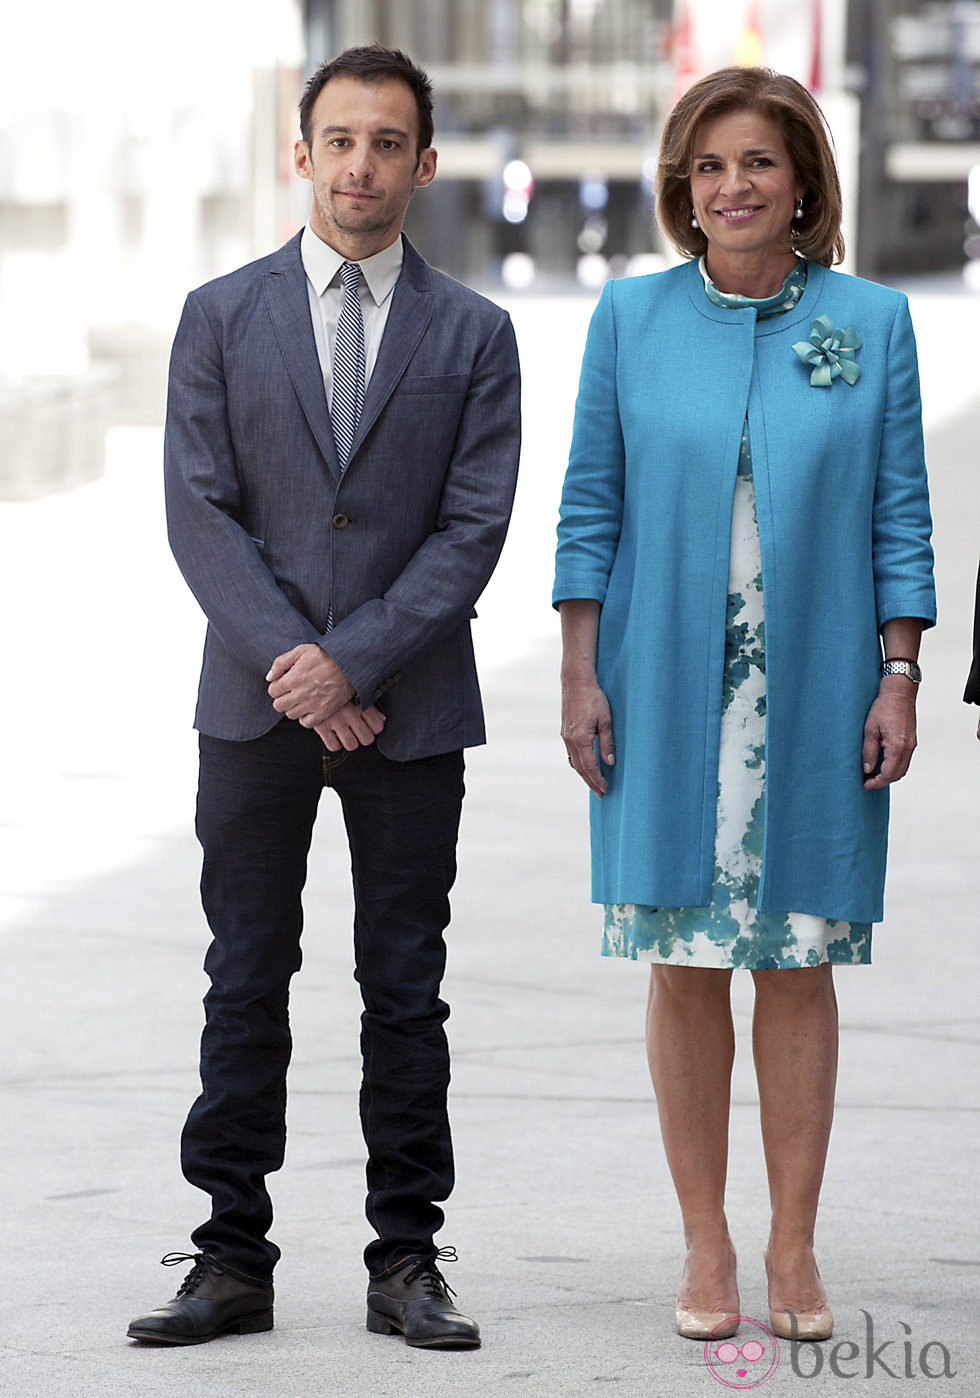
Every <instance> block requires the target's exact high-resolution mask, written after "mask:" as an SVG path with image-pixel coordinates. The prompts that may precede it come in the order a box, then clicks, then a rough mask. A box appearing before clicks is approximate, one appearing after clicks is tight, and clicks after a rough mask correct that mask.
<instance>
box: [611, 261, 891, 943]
mask: <svg viewBox="0 0 980 1398" xmlns="http://www.w3.org/2000/svg"><path fill="white" fill-rule="evenodd" d="M701 271H702V274H703V276H704V281H705V291H706V292H707V294H708V296H709V297H710V298H711V300H712V301H713V302H714V303H715V304H716V305H718V306H725V307H731V308H737V307H744V306H755V307H756V309H757V313H758V315H759V318H760V319H761V318H764V317H768V316H773V315H780V314H782V313H783V312H785V311H788V310H791V309H792V308H793V306H795V305H796V303H797V302H798V301H799V299H800V297H801V296H802V295H803V290H804V288H805V286H806V263H805V262H803V261H802V260H801V261H800V262H799V263H798V265H797V266H796V267H795V268H794V269H793V271H792V272H790V274H789V276H788V277H787V278H786V280H785V282H784V283H783V285H782V287H781V289H780V290H779V291H778V292H777V293H776V295H775V296H771V297H768V298H767V299H765V300H750V299H749V298H748V297H745V296H733V295H726V294H724V293H722V292H720V291H719V290H718V289H717V287H716V286H715V285H714V283H713V282H712V281H710V279H709V278H708V275H707V272H706V270H705V267H704V262H703V260H702V264H701ZM723 685H724V689H723V695H722V714H721V748H720V754H719V763H718V805H717V833H716V836H715V869H714V878H713V884H712V890H711V903H710V905H709V906H708V907H706V908H651V907H646V906H643V905H640V904H634V903H614V904H606V910H605V930H604V936H603V947H602V950H603V955H605V956H625V957H631V958H633V959H634V960H637V961H652V962H658V963H663V964H670V965H675V966H709V967H719V968H732V967H742V968H746V969H749V970H779V969H783V968H794V967H801V966H818V965H820V963H821V962H824V961H832V962H843V963H849V964H852V965H861V964H867V963H868V962H870V960H871V924H870V923H857V922H854V923H851V922H835V921H832V920H830V919H827V918H823V917H816V916H813V915H812V914H809V913H794V912H785V913H782V912H779V913H777V912H759V910H758V909H757V907H756V899H757V896H758V891H759V879H760V875H761V872H762V833H763V822H764V813H765V799H766V774H765V751H766V641H765V617H764V607H763V593H762V557H761V553H760V548H759V527H758V523H757V521H756V512H755V491H754V488H753V484H752V450H751V446H750V443H749V435H748V423H747V422H746V425H745V429H744V430H743V433H742V446H741V451H740V453H739V462H738V475H737V477H736V482H735V495H734V501H733V507H732V540H731V563H730V567H729V579H728V618H727V632H726V637H725V668H724V679H723Z"/></svg>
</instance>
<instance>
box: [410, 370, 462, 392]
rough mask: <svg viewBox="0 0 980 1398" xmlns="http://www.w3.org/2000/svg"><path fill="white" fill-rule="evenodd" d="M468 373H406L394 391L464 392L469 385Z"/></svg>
mask: <svg viewBox="0 0 980 1398" xmlns="http://www.w3.org/2000/svg"><path fill="white" fill-rule="evenodd" d="M469 382H470V380H469V375H468V374H414V375H412V374H406V375H405V377H404V378H403V379H402V381H401V383H400V384H399V385H398V387H397V389H396V390H395V392H396V393H405V394H413V395H414V394H421V393H465V392H466V390H467V388H468V387H469Z"/></svg>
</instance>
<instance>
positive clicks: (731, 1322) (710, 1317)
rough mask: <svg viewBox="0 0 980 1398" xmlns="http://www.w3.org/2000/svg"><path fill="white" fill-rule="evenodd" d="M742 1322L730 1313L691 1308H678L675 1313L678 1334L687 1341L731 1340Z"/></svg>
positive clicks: (737, 1316)
mask: <svg viewBox="0 0 980 1398" xmlns="http://www.w3.org/2000/svg"><path fill="white" fill-rule="evenodd" d="M740 1320H741V1316H739V1315H733V1314H732V1313H731V1312H730V1311H698V1310H694V1309H692V1307H690V1306H678V1307H677V1310H676V1311H675V1312H674V1322H675V1324H676V1326H677V1333H678V1335H683V1336H684V1338H685V1339H686V1340H730V1339H731V1338H732V1336H733V1335H734V1334H735V1333H736V1332H737V1330H738V1323H739V1321H740Z"/></svg>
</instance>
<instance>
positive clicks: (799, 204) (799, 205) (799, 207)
mask: <svg viewBox="0 0 980 1398" xmlns="http://www.w3.org/2000/svg"><path fill="white" fill-rule="evenodd" d="M793 217H794V218H802V217H803V200H802V199H797V201H796V207H795V208H794V210H793Z"/></svg>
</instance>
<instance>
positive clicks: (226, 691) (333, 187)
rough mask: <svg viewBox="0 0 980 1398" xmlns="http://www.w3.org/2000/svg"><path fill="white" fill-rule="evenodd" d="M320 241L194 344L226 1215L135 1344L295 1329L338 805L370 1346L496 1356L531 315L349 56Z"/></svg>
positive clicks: (180, 371)
mask: <svg viewBox="0 0 980 1398" xmlns="http://www.w3.org/2000/svg"><path fill="white" fill-rule="evenodd" d="M300 124H301V129H302V140H300V141H299V142H297V145H296V152H295V165H296V170H297V172H298V174H299V175H300V176H301V177H302V178H303V179H306V180H309V181H310V183H311V184H312V211H311V216H310V221H309V225H308V227H307V228H306V229H305V230H303V232H302V233H301V234H298V235H297V236H296V237H294V238H293V239H292V240H291V241H290V242H289V243H287V244H286V245H285V247H283V248H280V250H279V251H278V252H276V253H274V254H273V255H272V256H271V257H267V258H264V259H262V260H261V261H259V262H255V263H252V264H251V265H250V266H247V267H244V268H241V269H240V270H239V271H237V272H233V273H232V274H231V275H230V276H226V277H221V278H219V279H218V280H217V281H214V282H210V283H209V284H208V285H206V286H203V287H201V288H199V289H198V290H197V291H195V292H192V293H191V295H190V296H189V297H188V299H187V303H186V305H185V308H184V313H183V317H182V319H181V322H180V327H179V329H178V331H177V336H176V339H175V342H174V348H173V357H172V360H171V369H170V392H169V401H168V410H167V433H166V452H165V456H166V487H167V513H168V523H169V530H170V540H171V545H172V548H173V551H174V554H175V556H176V558H177V562H178V564H179V565H180V568H181V571H182V572H183V574H184V577H185V578H186V580H187V582H188V584H189V586H190V587H191V589H192V591H193V592H194V595H195V596H196V597H197V599H198V601H199V602H200V604H201V606H202V608H203V610H204V611H205V613H206V615H207V618H208V631H207V640H206V644H205V652H204V662H203V670H202V674H201V684H200V692H199V701H198V707H197V716H196V726H197V728H198V729H199V731H200V786H199V793H198V809H197V833H198V837H199V839H200V841H201V845H202V848H203V852H204V864H203V874H202V881H201V890H202V898H203V903H204V909H205V912H206V914H207V917H208V922H209V924H210V927H211V931H212V934H213V940H212V942H211V945H210V948H209V950H208V953H207V958H206V962H205V967H206V970H207V972H208V974H209V977H210V981H211V986H210V989H209V991H208V994H207V996H206V999H205V1008H206V1022H205V1029H204V1034H203V1038H202V1042H201V1083H202V1091H201V1095H200V1096H199V1098H198V1099H197V1101H196V1102H195V1103H194V1105H193V1107H192V1108H191V1111H190V1114H189V1116H188V1119H187V1123H186V1125H185V1127H184V1132H183V1137H182V1141H181V1162H182V1168H183V1171H184V1174H185V1176H186V1178H187V1179H188V1180H190V1181H191V1183H193V1184H195V1185H197V1186H198V1187H199V1188H201V1189H203V1190H205V1191H206V1192H207V1193H208V1194H209V1195H210V1196H211V1205H212V1207H211V1216H210V1218H209V1219H208V1220H207V1222H205V1223H203V1224H202V1225H201V1226H200V1227H199V1228H197V1229H196V1230H195V1232H194V1233H193V1234H192V1240H193V1243H194V1246H195V1248H196V1251H195V1252H194V1253H182V1254H175V1255H173V1256H171V1257H168V1258H165V1259H164V1261H165V1262H168V1263H170V1262H176V1263H179V1262H181V1261H187V1262H190V1263H192V1264H193V1265H192V1267H191V1270H190V1272H189V1274H188V1276H187V1277H186V1279H185V1281H184V1283H183V1285H182V1286H181V1287H180V1289H179V1291H178V1293H177V1295H176V1296H175V1297H174V1298H173V1300H171V1301H169V1302H168V1303H167V1304H166V1305H164V1306H162V1307H160V1308H159V1309H158V1310H155V1311H152V1312H150V1313H149V1314H148V1315H144V1316H141V1317H139V1318H138V1319H137V1320H134V1321H133V1322H132V1324H131V1325H130V1327H129V1334H130V1335H131V1336H132V1337H134V1338H135V1339H138V1340H143V1341H148V1342H151V1343H157V1344H199V1343H202V1342H203V1341H206V1340H210V1339H213V1338H214V1337H215V1336H217V1335H221V1334H225V1333H228V1332H235V1333H239V1334H244V1333H248V1332H254V1331H260V1330H267V1329H269V1328H271V1326H272V1316H273V1308H272V1301H273V1294H272V1273H273V1268H274V1266H275V1264H276V1262H277V1260H278V1258H279V1250H278V1248H277V1247H276V1246H275V1244H274V1243H273V1242H272V1241H271V1240H270V1239H269V1237H268V1232H269V1228H270V1225H271V1222H272V1206H271V1202H270V1199H269V1195H268V1192H267V1189H266V1183H265V1177H266V1175H268V1174H269V1173H270V1172H271V1171H273V1170H277V1169H278V1168H279V1167H280V1166H281V1164H282V1161H283V1153H284V1146H285V1104H286V1069H287V1065H288V1061H289V1055H290V1046H291V1041H290V1033H289V1020H288V994H289V981H290V977H291V975H292V973H293V972H294V971H296V970H298V968H299V964H300V931H301V927H302V916H303V915H302V908H301V901H300V900H301V892H302V888H303V883H304V880H305V876H306V860H307V855H308V851H309V846H310V840H311V836H312V829H313V823H314V819H315V815H316V808H317V803H318V800H319V797H320V793H321V792H322V790H323V788H324V787H325V786H329V787H333V788H334V790H335V791H336V792H337V795H338V796H339V798H340V801H341V804H342V808H343V814H344V820H345V823H346V827H347V834H348V840H349V845H350V854H351V866H352V873H353V884H354V897H355V918H354V956H355V975H356V978H357V980H358V982H359V984H360V987H361V993H362V998H363V1003H364V1013H363V1015H362V1021H361V1026H362V1027H361V1049H362V1056H363V1078H362V1087H361V1098H360V1108H361V1122H362V1126H363V1130H364V1137H365V1142H366V1145H367V1152H368V1161H367V1217H368V1220H369V1221H370V1223H371V1225H372V1227H373V1229H374V1231H375V1233H376V1234H377V1236H376V1237H375V1238H374V1239H373V1240H372V1241H371V1242H370V1243H369V1245H368V1247H367V1248H366V1251H365V1261H366V1263H367V1267H368V1273H369V1281H368V1298H367V1306H368V1309H367V1324H368V1329H369V1330H372V1331H376V1332H378V1333H381V1334H397V1333H400V1334H402V1335H404V1337H405V1339H406V1341H407V1342H408V1343H409V1344H412V1345H421V1346H425V1347H431V1348H473V1347H475V1346H477V1345H479V1343H480V1338H479V1328H478V1326H477V1325H476V1323H475V1322H474V1321H473V1320H471V1319H469V1318H468V1317H467V1316H464V1315H462V1314H460V1312H459V1311H458V1310H457V1309H456V1307H455V1306H454V1305H453V1302H452V1300H451V1293H450V1292H449V1290H448V1288H447V1286H446V1284H445V1280H444V1278H443V1276H442V1273H441V1272H440V1270H439V1268H438V1265H437V1263H438V1262H439V1261H440V1260H444V1259H446V1258H448V1257H451V1256H454V1253H453V1250H452V1249H440V1250H437V1248H436V1246H435V1243H434V1241H433V1238H434V1234H435V1233H436V1232H437V1231H438V1229H439V1228H440V1227H441V1226H442V1223H443V1213H442V1210H441V1209H440V1208H439V1207H438V1203H439V1202H441V1201H444V1200H445V1199H446V1198H448V1196H449V1193H450V1191H451V1189H452V1185H453V1154H452V1143H451V1139H450V1130H449V1120H448V1115H447V1109H446V1093H447V1087H448V1082H449V1053H448V1047H447V1043H446V1036H445V1032H444V1027H443V1026H444V1022H445V1019H446V1017H447V1015H448V1013H449V1011H448V1007H447V1006H446V1005H445V1003H444V1002H443V1001H442V999H441V998H440V984H441V979H442V974H443V970H444V966H445V944H444V940H443V933H444V929H445V927H446V925H447V924H448V921H449V891H450V888H451V886H452V883H453V879H454V876H455V849H456V837H457V832H458V826H459V814H460V804H461V801H462V795H463V755H462V750H463V749H464V748H465V747H467V746H471V745H473V744H477V743H482V742H483V741H484V729H483V715H482V709H481V704H480V694H479V689H478V686H477V679H476V671H475V667H474V661H473V648H472V643H471V638H470V619H471V618H472V617H473V615H474V611H473V606H474V603H475V602H476V599H477V598H478V597H479V595H480V593H481V592H482V590H483V588H484V587H485V585H486V583H487V581H488V579H489V577H490V575H491V573H492V571H493V568H494V566H495V564H496V561H497V558H498V556H499V553H500V549H501V547H502V545H503V541H504V535H505V533H506V529H507V524H508V520H509V516H510V510H511V505H512V502H513V493H514V486H515V479H516V472H517V459H518V451H519V371H518V363H517V352H516V347H515V343H514V335H513V331H512V329H511V325H510V321H509V319H508V317H507V315H506V314H505V313H504V312H503V311H502V310H501V309H500V308H499V307H497V306H494V305H493V304H491V303H490V302H488V301H486V300H484V299H483V298H482V297H479V296H477V295H476V294H475V293H474V292H472V291H470V290H468V289H467V288H465V287H463V286H461V285H459V284H458V283H457V282H454V281H452V280H451V279H450V278H449V277H446V276H444V275H443V274H441V273H439V272H436V271H434V270H433V269H432V268H431V267H429V266H428V265H427V264H426V263H425V262H424V261H423V260H422V258H421V257H420V256H419V255H418V253H416V252H415V250H414V248H412V246H411V245H410V244H409V243H408V242H407V240H405V239H404V238H403V237H402V235H401V228H402V223H403V220H404V217H405V211H406V209H407V207H408V203H409V200H410V198H411V196H412V193H413V191H414V190H415V189H417V188H420V187H421V186H424V185H427V184H429V183H430V182H431V181H432V179H433V177H434V176H435V171H436V152H435V150H433V149H432V101H431V88H430V84H429V81H428V79H427V77H426V75H425V74H424V73H423V72H422V71H421V70H420V69H419V68H417V67H416V66H415V65H414V64H413V63H412V62H411V60H410V59H408V58H407V57H406V56H405V55H404V54H401V53H399V52H397V51H393V50H388V49H384V48H381V47H380V46H378V45H372V46H369V47H366V48H357V49H348V50H347V51H346V52H344V53H343V54H341V55H340V56H339V57H338V58H336V59H334V60H333V61H332V62H331V63H326V64H322V65H321V66H320V68H319V69H318V70H317V72H316V73H315V74H314V76H313V77H312V78H311V80H310V82H309V83H308V84H307V87H306V91H305V93H304V95H303V99H302V102H301V104H300Z"/></svg>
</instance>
